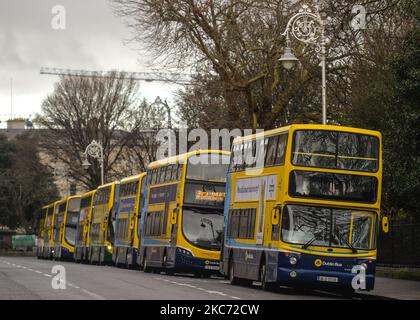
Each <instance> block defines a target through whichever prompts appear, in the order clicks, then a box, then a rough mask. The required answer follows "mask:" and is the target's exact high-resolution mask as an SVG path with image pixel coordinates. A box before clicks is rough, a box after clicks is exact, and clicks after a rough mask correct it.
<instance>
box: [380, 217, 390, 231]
mask: <svg viewBox="0 0 420 320" xmlns="http://www.w3.org/2000/svg"><path fill="white" fill-rule="evenodd" d="M382 232H383V233H388V232H389V219H388V217H382Z"/></svg>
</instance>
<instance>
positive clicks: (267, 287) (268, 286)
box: [260, 260, 274, 291]
mask: <svg viewBox="0 0 420 320" xmlns="http://www.w3.org/2000/svg"><path fill="white" fill-rule="evenodd" d="M260 281H261V289H263V290H264V291H271V290H273V288H274V284H273V283H270V282H267V267H266V264H265V261H264V260H263V261H262V263H261V266H260Z"/></svg>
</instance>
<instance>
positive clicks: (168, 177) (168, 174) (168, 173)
mask: <svg viewBox="0 0 420 320" xmlns="http://www.w3.org/2000/svg"><path fill="white" fill-rule="evenodd" d="M171 180H172V165H169V166H167V168H166V176H165V182H170V181H171Z"/></svg>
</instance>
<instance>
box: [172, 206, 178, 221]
mask: <svg viewBox="0 0 420 320" xmlns="http://www.w3.org/2000/svg"><path fill="white" fill-rule="evenodd" d="M177 214H178V208H175V209H174V210H173V211H172V215H171V224H176V219H177Z"/></svg>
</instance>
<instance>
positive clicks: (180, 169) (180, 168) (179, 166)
mask: <svg viewBox="0 0 420 320" xmlns="http://www.w3.org/2000/svg"><path fill="white" fill-rule="evenodd" d="M183 169H184V165H183V163H179V164H178V180H181V179H182V173H183Z"/></svg>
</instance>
